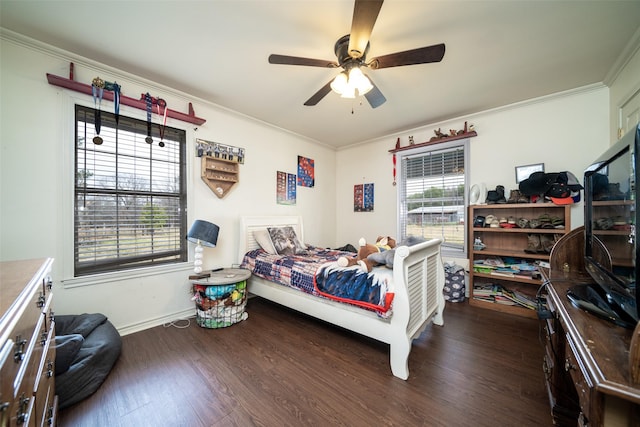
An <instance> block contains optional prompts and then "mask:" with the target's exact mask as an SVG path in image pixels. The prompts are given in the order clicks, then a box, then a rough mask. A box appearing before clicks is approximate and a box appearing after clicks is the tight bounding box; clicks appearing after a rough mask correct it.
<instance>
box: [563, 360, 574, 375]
mask: <svg viewBox="0 0 640 427" xmlns="http://www.w3.org/2000/svg"><path fill="white" fill-rule="evenodd" d="M564 370H565V371H566V372H569V371H575V370H576V365H574V364H573V363H571V360H569V358H568V357H567V358H566V359H565V361H564Z"/></svg>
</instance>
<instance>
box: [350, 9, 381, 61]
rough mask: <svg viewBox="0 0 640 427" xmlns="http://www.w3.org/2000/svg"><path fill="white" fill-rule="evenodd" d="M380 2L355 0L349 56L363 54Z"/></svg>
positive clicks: (360, 55) (376, 17)
mask: <svg viewBox="0 0 640 427" xmlns="http://www.w3.org/2000/svg"><path fill="white" fill-rule="evenodd" d="M382 2H383V0H356V3H355V5H354V6H353V20H352V21H351V33H350V35H349V56H351V57H352V58H360V57H362V56H363V55H364V54H365V50H366V49H367V44H368V43H369V37H371V31H373V26H374V24H375V23H376V19H378V13H380V8H381V7H382Z"/></svg>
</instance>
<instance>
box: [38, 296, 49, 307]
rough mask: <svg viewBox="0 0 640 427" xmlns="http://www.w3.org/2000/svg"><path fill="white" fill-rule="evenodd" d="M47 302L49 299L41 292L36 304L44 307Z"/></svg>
mask: <svg viewBox="0 0 640 427" xmlns="http://www.w3.org/2000/svg"><path fill="white" fill-rule="evenodd" d="M46 302H47V299H46V298H45V296H44V294H43V293H40V296H39V297H38V301H36V306H37V307H38V308H42V307H44V305H45V303H46Z"/></svg>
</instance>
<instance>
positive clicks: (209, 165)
mask: <svg viewBox="0 0 640 427" xmlns="http://www.w3.org/2000/svg"><path fill="white" fill-rule="evenodd" d="M238 175H239V166H238V162H236V161H234V160H228V159H223V158H221V157H212V156H202V170H201V177H202V180H203V181H204V182H205V183H206V184H207V186H208V187H209V188H210V189H211V191H213V193H214V194H215V195H216V196H218V197H219V198H223V197H224V196H226V195H227V193H228V192H229V190H231V187H233V186H234V185H235V184H237V183H238Z"/></svg>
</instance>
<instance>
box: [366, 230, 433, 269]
mask: <svg viewBox="0 0 640 427" xmlns="http://www.w3.org/2000/svg"><path fill="white" fill-rule="evenodd" d="M426 241H427V239H425V238H424V237H420V236H407V238H406V239H405V240H403V241H402V242H400V244H398V245H397V246H413V245H417V244H418V243H422V242H426ZM395 255H396V249H395V248H393V249H391V250H388V251H384V252H376V253H372V254H369V255H368V256H367V259H368V260H369V261H370V262H372V263H373V264H374V265H379V264H382V265H384V266H385V267H387V268H393V258H394V257H395Z"/></svg>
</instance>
